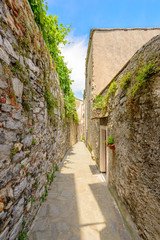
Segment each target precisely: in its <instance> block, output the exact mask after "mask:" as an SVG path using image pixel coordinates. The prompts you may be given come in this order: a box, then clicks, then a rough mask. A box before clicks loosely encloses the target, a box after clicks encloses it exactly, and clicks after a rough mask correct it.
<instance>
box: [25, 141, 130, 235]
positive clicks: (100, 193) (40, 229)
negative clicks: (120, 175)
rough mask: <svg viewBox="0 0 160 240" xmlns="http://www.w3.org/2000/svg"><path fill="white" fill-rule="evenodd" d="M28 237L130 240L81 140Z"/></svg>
mask: <svg viewBox="0 0 160 240" xmlns="http://www.w3.org/2000/svg"><path fill="white" fill-rule="evenodd" d="M29 239H30V240H131V237H130V235H129V233H128V232H127V231H126V229H125V227H124V224H123V221H122V219H121V216H120V214H119V211H118V209H117V207H116V204H115V202H114V200H113V198H112V197H111V195H110V192H109V191H108V189H107V186H106V183H105V182H104V180H103V178H102V175H101V174H100V173H99V172H98V170H97V168H96V165H95V162H94V161H93V160H92V159H91V156H90V153H89V151H88V149H87V148H86V147H85V145H84V143H82V142H79V143H77V144H76V145H74V146H73V147H72V149H71V150H70V151H69V153H68V155H67V156H66V158H65V160H64V162H63V165H62V168H61V170H60V171H59V172H58V174H57V176H56V178H55V181H54V182H53V183H52V185H51V189H50V191H49V194H48V198H47V200H46V201H45V202H44V203H43V204H42V206H41V207H40V209H39V212H38V214H37V217H36V219H35V221H34V222H33V224H32V227H31V230H30V232H29Z"/></svg>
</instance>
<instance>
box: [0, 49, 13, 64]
mask: <svg viewBox="0 0 160 240" xmlns="http://www.w3.org/2000/svg"><path fill="white" fill-rule="evenodd" d="M0 59H2V60H3V61H4V62H5V63H7V64H8V65H9V64H10V62H11V61H10V59H9V57H8V54H7V53H6V52H5V51H4V50H3V49H2V48H0Z"/></svg>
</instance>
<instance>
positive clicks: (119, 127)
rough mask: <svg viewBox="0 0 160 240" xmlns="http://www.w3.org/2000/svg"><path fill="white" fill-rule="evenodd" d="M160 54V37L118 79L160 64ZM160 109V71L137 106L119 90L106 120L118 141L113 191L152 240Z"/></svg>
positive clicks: (155, 235)
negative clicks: (143, 65)
mask: <svg viewBox="0 0 160 240" xmlns="http://www.w3.org/2000/svg"><path fill="white" fill-rule="evenodd" d="M159 53H160V35H159V36H157V37H155V38H153V39H152V40H151V41H150V42H149V43H147V44H146V45H144V46H143V47H142V48H141V49H140V50H139V51H138V52H137V53H136V54H135V55H134V56H133V58H132V59H131V60H130V61H129V63H128V64H127V66H125V67H124V69H122V71H121V72H120V73H119V74H118V76H117V77H116V78H115V79H114V80H115V81H117V82H119V80H120V79H121V78H122V76H124V75H125V74H127V73H128V72H130V71H131V70H134V69H136V68H137V66H139V64H141V63H142V62H146V63H147V62H148V63H149V61H150V59H152V60H153V59H157V62H160V59H159ZM133 81H134V80H133ZM109 86H110V85H108V86H107V88H106V89H105V90H104V92H103V93H102V95H103V96H105V94H106V93H107V90H108V88H109ZM159 106H160V72H158V73H156V74H155V75H153V76H152V77H151V78H150V79H148V82H147V84H146V85H145V86H143V87H142V89H141V90H140V91H139V92H138V93H137V94H136V98H135V99H134V101H133V102H130V101H129V98H128V96H127V95H126V92H125V90H123V89H120V88H118V89H117V91H116V93H115V96H113V97H111V99H110V102H109V104H108V108H107V115H108V117H106V118H102V119H101V120H100V122H101V125H105V126H107V127H108V135H109V136H114V139H115V151H112V150H109V158H108V162H109V185H110V188H111V189H112V190H114V191H115V194H116V195H117V196H118V198H119V199H120V201H121V202H122V203H123V204H124V205H125V206H126V207H127V209H128V211H129V213H130V215H131V217H132V219H133V221H134V222H135V223H136V225H137V228H138V230H139V235H140V237H141V238H142V239H147V240H154V239H156V240H158V239H159V236H160V229H159V226H158V222H159V216H160V201H159V196H160V188H159V184H160V182H159V164H160V158H159V156H160V145H159V144H160V143H159V133H160V112H159Z"/></svg>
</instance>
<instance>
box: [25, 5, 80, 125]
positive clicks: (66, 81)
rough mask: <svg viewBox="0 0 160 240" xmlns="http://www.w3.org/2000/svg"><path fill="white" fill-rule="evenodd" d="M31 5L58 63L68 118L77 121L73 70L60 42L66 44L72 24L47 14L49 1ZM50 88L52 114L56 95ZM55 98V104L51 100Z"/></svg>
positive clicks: (47, 92) (49, 101) (47, 93)
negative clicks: (72, 87)
mask: <svg viewBox="0 0 160 240" xmlns="http://www.w3.org/2000/svg"><path fill="white" fill-rule="evenodd" d="M29 3H30V6H31V8H32V11H33V13H34V18H35V21H36V23H37V25H38V27H39V29H40V30H41V31H42V34H43V39H44V41H45V43H46V45H47V47H48V49H49V51H50V55H51V57H52V59H53V61H54V63H55V65H56V71H57V73H58V76H59V80H60V87H61V89H62V91H63V95H64V107H65V117H66V119H70V118H72V117H73V119H74V120H75V121H76V122H77V121H78V116H77V112H76V101H75V97H74V94H73V92H72V89H71V84H72V81H71V79H70V73H71V70H70V69H68V67H67V64H66V63H65V62H64V57H63V56H62V55H61V51H60V49H59V45H60V44H64V45H65V44H66V43H67V40H66V39H65V37H66V35H67V34H68V32H69V31H70V26H69V25H67V27H64V26H63V24H58V17H57V16H56V15H55V16H54V17H53V16H51V15H47V10H48V7H47V3H44V0H29ZM51 95H52V93H51V92H50V89H47V90H46V93H45V97H46V99H47V105H48V109H49V113H50V114H51V115H52V114H53V112H52V110H51V108H52V105H54V104H55V103H54V97H53V96H51ZM52 100H53V104H52V103H51V101H52Z"/></svg>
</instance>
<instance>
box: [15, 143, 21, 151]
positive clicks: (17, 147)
mask: <svg viewBox="0 0 160 240" xmlns="http://www.w3.org/2000/svg"><path fill="white" fill-rule="evenodd" d="M14 147H15V148H16V149H17V151H18V152H20V151H21V149H22V147H23V144H22V143H15V144H14Z"/></svg>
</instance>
